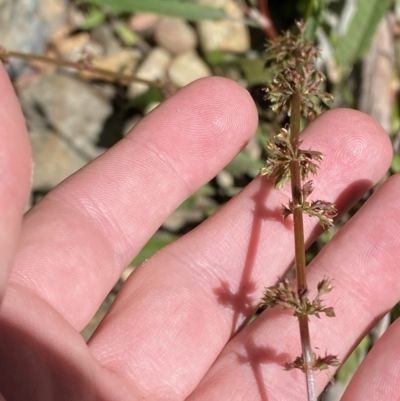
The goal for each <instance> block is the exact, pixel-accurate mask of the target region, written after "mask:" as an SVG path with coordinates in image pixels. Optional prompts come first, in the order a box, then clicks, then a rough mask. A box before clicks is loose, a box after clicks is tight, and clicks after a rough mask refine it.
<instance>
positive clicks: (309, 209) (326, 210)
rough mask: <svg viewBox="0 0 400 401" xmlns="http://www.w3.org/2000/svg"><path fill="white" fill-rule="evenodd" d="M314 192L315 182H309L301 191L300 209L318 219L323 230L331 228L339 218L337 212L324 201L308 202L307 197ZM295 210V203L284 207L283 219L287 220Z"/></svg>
mask: <svg viewBox="0 0 400 401" xmlns="http://www.w3.org/2000/svg"><path fill="white" fill-rule="evenodd" d="M313 190H314V188H313V182H312V181H308V182H307V183H306V184H304V185H303V188H302V190H301V192H302V203H301V204H300V206H298V207H300V208H301V210H302V212H303V213H305V214H307V215H309V216H315V217H318V219H319V223H320V224H321V226H322V227H323V228H329V227H332V226H333V219H334V218H335V217H336V216H337V210H336V207H335V205H334V204H333V203H331V202H327V201H323V200H316V201H311V202H309V201H307V197H308V196H309V195H310V194H311V193H312V191H313ZM293 210H294V202H293V201H289V203H288V206H282V215H283V218H284V219H286V218H287V217H288V216H290V215H291V214H292V213H293Z"/></svg>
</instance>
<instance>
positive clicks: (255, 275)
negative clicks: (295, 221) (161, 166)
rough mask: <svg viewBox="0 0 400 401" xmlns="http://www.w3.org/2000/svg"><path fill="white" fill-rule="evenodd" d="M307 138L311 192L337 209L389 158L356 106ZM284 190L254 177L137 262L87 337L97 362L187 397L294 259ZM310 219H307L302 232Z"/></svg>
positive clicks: (378, 133)
mask: <svg viewBox="0 0 400 401" xmlns="http://www.w3.org/2000/svg"><path fill="white" fill-rule="evenodd" d="M303 139H304V142H303V147H304V148H306V149H307V148H309V147H310V146H311V144H312V147H313V148H315V149H318V150H321V151H322V152H323V153H325V155H326V157H325V160H324V163H323V164H322V166H321V172H320V174H318V176H317V177H316V178H315V187H316V190H315V198H316V199H318V198H322V199H327V200H329V201H336V202H337V203H338V208H339V210H340V211H343V210H346V209H347V208H348V207H349V206H350V205H351V204H352V203H353V202H354V200H355V199H357V198H358V197H360V196H361V195H362V194H363V193H364V192H365V191H366V189H367V188H369V187H370V186H371V185H372V184H373V183H374V182H376V181H377V180H378V179H379V178H380V177H381V176H382V175H383V174H384V172H385V171H386V169H387V168H388V166H389V164H390V160H391V154H392V151H391V144H390V141H389V139H388V138H387V135H386V134H385V133H384V132H383V130H382V129H381V128H380V127H379V126H378V125H377V124H376V123H375V122H374V121H373V120H372V119H370V118H369V117H367V116H365V115H363V114H361V113H358V112H354V111H350V110H336V111H332V112H328V113H326V114H325V115H324V116H322V117H320V118H319V119H318V120H316V121H315V122H314V123H313V124H312V125H311V126H310V127H309V128H308V129H307V132H306V133H305V135H304V136H303ZM284 198H285V195H282V193H281V192H277V191H275V190H273V189H271V186H270V181H268V180H263V179H259V178H258V179H256V180H255V181H254V182H253V183H251V184H250V185H249V186H248V187H247V188H245V189H244V190H243V191H242V192H241V193H240V194H239V195H238V196H236V197H235V198H234V199H233V200H232V201H230V202H229V204H228V205H227V206H226V207H224V208H222V209H221V210H220V211H219V212H218V213H217V214H216V215H214V216H213V217H212V218H210V219H209V220H208V221H206V222H205V223H203V224H202V225H201V226H199V227H198V228H197V229H195V230H194V231H192V232H191V233H189V234H188V235H186V236H185V237H183V238H181V239H180V240H179V241H177V242H175V243H174V244H172V245H171V246H169V247H167V248H165V249H164V250H163V251H161V252H160V253H159V254H157V255H156V256H154V257H153V258H151V259H150V260H149V261H148V262H147V263H145V265H144V266H142V267H140V268H139V269H137V271H136V272H135V274H134V275H133V276H132V277H131V278H130V280H128V282H127V283H126V285H125V286H124V288H123V289H122V291H121V292H120V294H119V296H118V297H117V299H116V301H115V303H114V305H113V307H112V309H111V311H110V312H109V314H108V315H107V316H106V318H105V319H104V321H103V323H102V325H101V326H100V328H99V329H98V331H97V332H96V333H95V335H94V336H93V338H92V340H91V341H90V343H89V346H90V348H91V350H92V352H93V353H94V355H95V356H96V358H98V359H99V361H100V362H101V364H102V365H104V366H108V367H109V368H111V369H112V370H113V371H120V372H121V374H126V375H128V377H130V378H131V379H132V380H134V382H135V383H140V385H141V387H142V389H143V392H144V393H145V394H152V395H153V396H158V397H160V399H165V400H183V399H185V398H186V397H187V395H188V392H190V390H191V389H193V388H194V387H195V386H196V384H197V382H198V381H199V380H200V379H201V377H202V376H203V375H204V374H205V373H206V372H207V370H208V369H209V367H210V366H211V364H212V363H213V361H214V360H215V358H216V357H217V355H218V354H219V353H220V352H221V350H222V348H223V347H224V345H225V343H226V342H227V341H228V340H229V338H230V337H231V336H232V334H233V333H234V332H235V331H236V330H237V329H238V327H240V326H241V325H242V324H243V322H244V321H245V319H247V318H248V317H249V316H250V315H251V314H252V313H253V311H254V309H255V308H256V307H257V304H258V302H259V299H260V297H261V291H262V289H263V287H264V286H265V285H271V284H273V283H274V282H275V281H276V277H277V276H281V275H282V274H283V273H284V271H285V270H286V269H287V268H289V267H290V265H291V264H292V262H293V250H292V249H293V248H292V247H293V237H292V231H291V227H290V222H289V221H287V222H285V223H283V222H282V220H281V216H280V205H281V203H282V202H284V201H285V200H284ZM316 226H317V223H316V221H314V220H313V219H306V220H305V231H306V238H308V241H310V240H311V238H313V237H314V236H315V234H316ZM322 275H323V273H322ZM128 316H135V319H134V320H130V319H129V318H128ZM171 316H173V319H171ZM151 327H153V328H156V329H155V330H151ZM283 330H284V329H283ZM295 333H296V335H297V332H295ZM278 337H279V335H278ZM127 343H129V344H130V345H129V346H128V347H127V346H126V345H127ZM121 344H123V346H121ZM204 344H206V347H204ZM154 360H156V361H157V364H156V365H154ZM190 361H196V363H190ZM232 366H233V365H232ZM139 376H140V377H139ZM248 383H251V380H250V382H248ZM228 386H230V384H228ZM232 388H233V387H232ZM205 399H207V397H206V398H205ZM210 399H213V398H210ZM215 399H216V398H215ZM227 399H230V398H227ZM237 399H241V398H240V397H239V398H237Z"/></svg>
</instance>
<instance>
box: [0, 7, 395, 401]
mask: <svg viewBox="0 0 400 401" xmlns="http://www.w3.org/2000/svg"><path fill="white" fill-rule="evenodd" d="M296 20H303V21H305V23H306V35H307V38H308V39H309V40H312V41H315V43H316V44H317V46H318V47H319V48H320V50H321V58H320V60H319V61H318V67H319V68H320V69H321V70H322V71H323V72H324V73H325V75H326V76H327V80H326V83H325V84H326V90H328V91H329V92H331V93H332V94H333V95H334V96H335V100H334V103H333V105H332V107H350V108H354V109H358V110H361V111H363V112H365V113H367V114H369V115H371V116H372V117H374V118H375V119H376V120H377V121H378V122H379V123H380V124H381V125H382V127H383V128H384V129H385V130H386V132H387V134H388V135H389V137H390V138H391V139H392V143H393V148H394V153H395V156H394V159H393V163H392V167H391V170H390V171H389V172H388V173H387V177H388V176H389V175H391V174H394V173H397V172H399V171H400V154H399V149H400V135H399V129H400V124H399V121H400V120H399V118H400V117H399V73H398V72H399V68H398V67H399V50H400V47H399V44H400V42H399V33H400V0H180V1H178V0H146V1H141V0H130V1H127V0H85V1H83V0H82V1H73V0H0V46H2V47H3V48H4V49H6V50H7V51H10V52H12V51H15V52H21V53H23V54H22V55H21V54H14V56H19V57H9V59H8V64H7V70H8V72H9V75H10V77H11V79H12V81H13V83H14V86H15V89H16V92H17V94H18V97H19V100H20V102H21V106H22V109H23V112H24V114H25V117H26V123H27V125H28V128H29V132H30V135H31V141H32V148H33V154H34V161H35V169H34V177H33V186H32V194H31V199H30V205H29V207H31V206H32V205H34V204H35V203H37V202H38V201H40V199H41V198H42V197H43V196H44V195H45V194H46V193H47V192H48V191H49V190H51V189H52V188H53V187H55V186H56V185H57V184H58V183H59V182H61V181H62V180H63V179H65V178H66V177H68V176H69V175H71V174H72V173H73V172H75V171H77V170H78V169H80V168H81V167H83V166H84V165H85V164H87V163H88V162H90V161H91V160H93V159H94V158H96V157H97V156H99V155H100V154H101V153H103V152H104V151H105V150H106V149H107V148H109V147H111V146H113V145H114V144H115V143H116V142H118V141H119V140H120V139H121V138H123V137H124V135H125V134H126V133H127V132H128V131H129V130H130V129H131V128H132V127H134V125H135V124H137V123H138V122H139V121H140V119H141V118H143V117H144V116H145V115H146V114H147V113H149V112H150V111H151V110H152V109H153V108H154V107H156V106H157V105H158V104H160V102H162V101H163V100H164V99H165V98H166V97H168V96H169V95H171V94H172V93H174V92H175V91H176V90H179V88H182V87H184V86H185V85H187V84H189V83H190V82H192V81H194V80H196V79H199V78H202V77H206V76H211V75H219V76H224V77H227V78H230V79H232V80H235V81H237V82H239V83H240V84H241V85H243V86H244V87H246V88H247V89H248V90H249V91H250V93H251V94H252V96H253V98H254V101H255V102H256V104H257V107H258V110H259V115H260V123H259V127H258V129H257V132H256V134H255V136H254V138H253V139H252V141H251V142H250V143H249V144H248V146H247V147H246V148H245V149H244V150H243V151H242V152H241V153H239V154H238V155H237V156H236V158H235V159H234V160H233V161H232V162H231V163H230V164H229V165H228V166H226V168H225V169H224V170H222V171H221V172H220V173H219V174H218V175H217V176H216V177H215V178H214V179H213V180H212V181H210V182H209V183H208V184H207V185H205V186H204V187H203V188H201V189H200V190H199V191H198V192H197V193H195V194H194V195H192V196H191V197H190V198H189V199H187V200H186V201H185V202H184V203H183V204H182V205H181V206H180V207H179V208H178V209H177V210H176V211H175V212H174V213H173V214H172V215H171V216H170V217H169V218H168V219H167V220H166V221H165V223H164V224H163V225H162V227H160V229H159V231H158V232H157V233H156V234H155V235H154V237H153V238H152V239H151V240H150V241H149V242H148V244H147V245H146V246H145V247H144V248H143V250H142V251H141V252H140V254H139V255H138V256H137V258H136V259H135V260H134V261H132V264H131V266H129V267H127V269H126V271H125V272H124V274H123V276H122V277H121V279H120V281H119V282H118V283H116V285H115V287H114V289H113V291H112V292H111V293H110V294H109V296H108V297H107V299H106V300H105V301H104V303H103V305H102V307H101V308H100V310H99V311H98V313H97V314H96V316H95V317H94V318H93V321H92V323H91V324H90V325H89V326H88V327H87V328H86V329H85V330H84V332H83V333H82V335H83V336H84V338H85V339H88V338H89V337H90V335H91V333H92V332H93V330H94V328H95V327H96V325H97V324H98V322H99V321H100V320H101V318H102V317H103V316H104V314H105V312H106V311H107V309H108V307H109V306H110V304H111V303H112V301H113V299H114V298H115V295H116V293H117V292H118V290H119V288H120V287H121V285H122V283H123V282H124V280H126V278H127V277H128V275H129V274H130V273H131V272H132V271H133V270H134V268H135V266H137V265H138V264H139V263H141V262H142V261H143V260H145V259H146V258H147V257H149V256H150V255H151V254H153V253H154V252H156V251H157V250H159V249H160V248H162V247H163V246H165V245H167V244H168V243H170V242H172V241H174V240H176V239H177V238H179V237H180V236H182V235H183V234H185V233H187V232H188V231H190V230H191V229H193V228H194V227H195V226H197V225H198V224H200V223H201V222H202V221H203V220H204V219H206V218H207V217H208V216H210V215H212V214H213V213H215V212H216V211H217V210H218V209H219V208H220V207H221V206H222V205H223V204H225V203H226V202H227V201H229V199H231V198H232V197H233V196H234V195H235V194H237V193H238V192H239V191H240V190H241V189H242V188H243V187H244V186H245V185H247V184H248V183H249V182H250V181H251V180H252V179H253V178H254V177H255V176H256V175H257V174H258V172H259V170H260V167H261V166H262V165H263V160H265V158H266V157H267V155H266V153H265V150H264V144H265V142H266V140H267V139H268V138H269V137H270V135H271V134H272V133H274V132H277V131H278V130H279V128H280V127H281V126H282V125H284V124H285V123H286V122H287V120H286V119H285V117H284V116H276V115H274V114H273V113H272V112H271V110H270V109H269V104H268V103H267V102H266V101H265V100H264V92H263V90H262V89H263V87H264V86H265V82H266V81H267V80H269V79H271V76H272V72H271V71H268V69H266V68H265V61H264V59H265V52H266V51H267V50H268V49H267V46H266V41H267V39H273V38H275V37H276V36H277V35H280V34H281V33H282V32H283V31H284V30H288V29H293V27H294V25H295V21H296ZM24 54H30V55H39V56H45V58H50V59H52V60H54V59H56V60H68V61H70V62H72V65H71V66H69V67H66V66H60V65H57V63H56V64H54V63H50V62H49V60H44V61H45V62H42V61H43V60H42V61H40V60H38V59H35V58H34V57H32V56H28V59H29V60H28V61H27V60H24V59H23V58H25V56H24ZM12 55H13V54H11V56H12ZM74 63H75V65H74ZM58 64H61V63H58ZM84 66H87V67H88V68H86V70H85V68H82V67H84ZM74 67H75V68H74ZM76 67H79V68H78V70H77V68H76ZM94 68H99V69H103V70H106V71H112V72H114V73H116V74H117V79H115V76H114V77H110V76H109V77H108V78H107V77H105V75H104V74H98V73H95V72H94V71H93V70H94ZM121 74H123V75H125V76H126V75H128V76H130V77H137V78H141V79H144V80H147V81H151V82H153V83H154V84H155V85H154V86H153V87H149V86H147V85H144V84H141V83H138V82H135V81H132V80H130V79H127V78H126V77H125V78H124V79H120V78H121ZM387 177H386V178H387ZM372 191H373V190H372ZM372 191H370V192H369V193H367V194H366V195H365V196H364V198H363V199H362V200H361V201H360V202H358V204H357V205H355V206H354V207H353V208H352V209H351V210H350V211H349V212H348V213H347V214H346V215H345V216H343V217H342V218H341V219H340V221H339V222H338V224H337V226H336V227H335V228H333V229H331V230H329V231H327V232H325V233H324V234H323V235H322V236H321V237H320V238H319V239H318V240H317V241H316V242H315V243H314V244H313V245H312V246H311V247H310V249H309V250H308V254H307V259H308V261H311V260H312V258H313V257H314V256H315V255H316V254H317V253H318V252H319V250H321V249H322V247H323V246H324V245H325V244H326V243H327V242H328V241H329V239H330V238H331V237H332V236H333V235H334V234H335V232H336V231H337V230H338V228H340V226H342V225H343V224H344V223H345V222H346V221H347V220H348V219H349V218H350V217H351V216H352V215H353V214H354V213H355V212H356V211H357V210H358V209H359V208H360V207H361V206H362V204H363V203H364V202H365V200H366V199H367V198H368V196H369V195H370V194H371V193H372ZM398 315H399V307H398V306H396V307H395V308H394V309H393V310H392V312H391V313H390V314H388V315H387V316H385V317H384V318H383V319H382V321H381V322H380V323H379V324H378V325H377V326H376V327H375V328H374V330H373V331H372V332H371V333H370V334H369V335H368V336H366V337H365V338H364V339H363V340H362V342H361V343H360V345H359V346H358V347H357V348H356V349H355V351H354V352H353V354H352V355H351V356H350V357H349V359H348V361H347V362H346V363H345V364H344V366H343V367H342V368H341V369H340V371H339V373H338V374H337V377H336V382H335V384H332V385H330V386H329V387H328V388H327V389H326V391H325V392H324V394H323V395H322V396H321V400H324V401H335V400H338V399H339V398H340V394H341V393H342V392H343V390H344V388H345V386H346V383H347V382H348V380H349V379H350V378H351V375H352V373H353V372H354V370H355V369H356V368H357V366H358V364H359V363H360V361H361V360H362V359H363V358H364V356H365V354H366V353H367V352H368V350H369V349H370V348H371V346H372V345H373V343H374V342H375V341H376V340H377V338H379V336H380V335H381V334H382V333H383V332H384V331H385V329H386V328H387V327H388V325H389V324H390V322H391V321H393V320H394V319H395V318H396V317H397V316H398Z"/></svg>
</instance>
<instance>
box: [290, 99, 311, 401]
mask: <svg viewBox="0 0 400 401" xmlns="http://www.w3.org/2000/svg"><path fill="white" fill-rule="evenodd" d="M300 107H301V94H300V93H298V92H295V93H294V94H293V96H292V102H291V115H290V135H291V136H290V137H291V142H292V146H293V148H294V149H296V148H297V146H298V139H299V135H300ZM290 181H291V187H292V200H293V223H294V246H295V263H296V279H297V292H298V294H299V297H300V298H301V297H302V296H303V295H304V294H306V292H307V281H306V257H305V245H304V229H303V212H302V210H301V204H302V202H303V200H302V193H301V177H300V162H299V160H296V159H295V160H292V161H291V162H290ZM298 319H299V329H300V339H301V347H302V353H303V362H304V367H305V374H306V382H307V393H308V401H316V400H317V397H316V392H315V379H314V372H313V370H312V369H311V366H312V365H313V359H314V357H313V353H312V349H311V340H310V331H309V327H308V316H307V315H300V316H299V317H298Z"/></svg>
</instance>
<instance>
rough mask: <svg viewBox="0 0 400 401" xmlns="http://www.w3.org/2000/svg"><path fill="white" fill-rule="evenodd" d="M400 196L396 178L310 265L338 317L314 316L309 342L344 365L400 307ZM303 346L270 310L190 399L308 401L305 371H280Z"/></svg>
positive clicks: (323, 377)
mask: <svg viewBox="0 0 400 401" xmlns="http://www.w3.org/2000/svg"><path fill="white" fill-rule="evenodd" d="M399 195H400V176H397V177H393V178H391V179H389V180H388V181H387V182H386V183H385V184H383V186H382V187H381V188H379V190H378V191H377V192H376V193H375V194H374V195H373V196H372V198H371V199H370V200H369V201H368V202H367V203H366V204H365V206H363V208H362V209H361V210H360V211H359V212H358V213H357V214H356V215H355V216H354V217H353V218H352V219H351V220H350V221H349V222H348V223H347V224H346V225H345V226H344V227H343V228H342V229H341V230H340V232H339V233H338V234H336V235H335V236H334V237H333V239H332V240H331V241H330V242H329V243H328V244H327V245H326V246H325V247H324V249H323V250H322V252H321V253H320V254H319V255H318V256H317V257H316V258H315V259H314V260H313V262H312V263H311V264H310V265H309V267H308V273H307V275H308V281H309V288H310V289H313V288H314V289H315V288H316V287H317V282H318V281H320V280H321V279H322V278H323V277H329V278H330V279H331V280H332V282H333V284H334V290H333V292H332V293H330V294H329V295H326V296H325V305H327V306H333V307H334V309H335V313H336V317H335V318H332V319H328V318H322V319H321V320H319V319H316V318H315V317H314V318H313V317H311V318H310V332H311V341H312V345H313V348H314V349H315V351H316V353H317V354H320V355H321V356H324V354H325V352H326V351H327V352H328V354H332V355H337V356H338V358H339V360H341V361H344V360H345V358H346V357H347V355H349V353H350V351H351V350H352V349H353V348H354V346H355V345H356V344H357V343H358V342H359V340H360V339H361V338H363V337H364V336H365V334H366V333H367V332H368V331H369V330H370V329H371V328H372V326H373V325H374V324H375V323H376V322H377V320H379V318H380V317H381V316H382V315H383V314H385V313H386V312H387V311H388V310H389V309H390V308H391V307H392V306H393V305H394V304H395V303H396V302H397V300H398V298H399V294H400V282H399V280H397V279H396V278H397V277H398V275H399V266H398V254H399V247H400V217H399V215H400V205H399V203H398V201H397V200H398V197H399ZM314 294H315V290H314ZM300 349H301V348H300V340H299V333H298V322H297V320H296V319H295V318H294V317H293V313H291V312H290V311H282V310H280V309H278V308H274V309H272V310H267V311H265V312H264V313H263V314H262V315H261V316H260V318H259V319H257V320H256V322H255V323H254V324H252V325H250V326H248V327H247V328H246V329H245V330H244V331H243V332H241V333H240V334H239V335H238V336H237V337H235V338H234V339H233V340H232V341H231V342H230V343H229V344H228V345H227V347H226V348H225V349H224V351H223V353H221V355H220V357H219V358H218V360H217V361H216V363H215V364H214V366H213V367H212V369H211V370H210V371H209V372H208V374H207V376H206V377H205V378H204V380H203V381H202V383H201V384H200V385H199V387H198V388H197V389H196V391H195V393H194V394H193V395H192V396H191V397H189V399H188V400H190V401H200V400H210V399H215V396H216V395H217V394H218V395H220V396H221V398H222V399H232V400H236V399H237V400H240V399H243V398H244V395H246V398H247V397H248V398H249V399H254V400H258V399H268V400H270V401H273V400H294V401H295V400H299V401H300V400H304V399H305V398H306V390H305V379H304V374H303V373H302V372H300V371H298V370H297V371H290V372H285V371H284V370H283V368H282V364H283V363H285V362H286V361H287V359H288V358H291V359H292V360H293V359H294V358H295V357H296V356H298V355H300V354H301V350H300ZM329 373H330V374H333V370H331V371H330V372H329ZM328 380H329V375H328V374H326V372H318V373H316V381H317V387H318V389H319V392H320V391H322V389H323V388H324V387H325V385H326V384H327V382H328ZM231 396H232V397H231ZM349 399H354V398H349ZM360 399H361V398H360ZM364 399H368V400H369V399H370V397H367V398H364ZM380 399H382V398H380ZM389 399H390V398H389Z"/></svg>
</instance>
